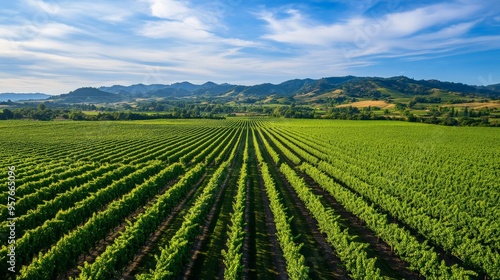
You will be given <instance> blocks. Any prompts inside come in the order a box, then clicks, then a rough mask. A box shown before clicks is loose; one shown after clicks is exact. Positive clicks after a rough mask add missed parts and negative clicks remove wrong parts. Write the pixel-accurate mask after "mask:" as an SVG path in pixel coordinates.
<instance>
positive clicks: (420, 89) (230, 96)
mask: <svg viewBox="0 0 500 280" xmlns="http://www.w3.org/2000/svg"><path fill="white" fill-rule="evenodd" d="M21 96H22V99H35V98H42V97H44V98H47V97H49V96H48V95H43V94H37V95H12V94H11V95H6V94H4V95H0V97H2V98H3V99H5V100H8V99H10V100H12V101H15V100H20V99H19V98H21ZM414 96H420V97H421V96H424V97H425V96H429V98H430V97H433V98H441V99H442V100H458V99H466V98H472V97H476V98H492V99H498V98H500V84H496V85H489V86H472V85H466V84H462V83H452V82H442V81H438V80H415V79H411V78H408V77H405V76H397V77H390V78H380V77H356V76H344V77H327V78H321V79H294V80H289V81H285V82H282V83H280V84H271V83H263V84H258V85H253V86H243V85H233V84H228V83H223V84H217V83H214V82H206V83H204V84H201V85H196V84H192V83H190V82H186V81H185V82H179V83H174V84H171V85H163V84H153V85H143V84H137V85H130V86H122V85H114V86H111V87H100V88H89V87H87V88H80V89H77V90H75V91H72V92H70V93H68V94H62V95H60V96H53V97H50V98H49V100H50V101H53V102H62V103H114V102H122V101H134V100H136V99H137V98H141V99H149V98H152V99H153V98H164V99H169V100H183V99H186V98H202V99H204V100H211V99H217V100H220V101H245V100H254V101H256V100H268V101H269V100H280V99H284V100H291V101H293V100H294V99H295V100H300V102H301V103H303V104H304V103H306V104H307V103H310V102H316V101H318V102H324V101H325V100H326V99H327V98H340V99H342V98H348V99H349V98H362V99H375V100H378V99H385V100H391V99H393V100H397V99H399V100H405V99H411V98H413V97H414ZM322 100H323V101H322Z"/></svg>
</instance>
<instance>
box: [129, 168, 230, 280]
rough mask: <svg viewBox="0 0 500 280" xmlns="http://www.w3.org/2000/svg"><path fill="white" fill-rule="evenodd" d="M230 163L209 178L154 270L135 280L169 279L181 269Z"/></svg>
mask: <svg viewBox="0 0 500 280" xmlns="http://www.w3.org/2000/svg"><path fill="white" fill-rule="evenodd" d="M229 164H230V161H229V160H228V161H225V162H223V163H222V164H221V165H220V166H219V167H218V168H217V170H216V171H215V173H214V174H213V176H212V177H211V178H210V181H209V182H208V184H207V186H206V187H205V188H204V189H203V192H202V193H201V195H200V196H199V197H198V198H197V199H196V201H195V203H194V205H193V206H192V207H191V208H190V209H189V212H188V213H187V214H186V216H184V222H183V223H182V225H181V228H180V229H179V230H177V232H176V233H175V235H174V237H172V239H171V240H170V241H169V243H168V245H167V246H166V247H165V248H162V250H161V254H160V256H157V257H156V260H157V263H156V268H155V269H154V270H152V271H150V273H147V274H141V275H138V276H137V278H136V279H152V278H154V279H171V278H173V277H174V276H175V275H177V273H178V272H179V271H180V269H181V268H182V265H181V264H182V263H183V262H184V260H185V258H186V257H187V255H188V253H189V248H190V245H191V244H192V242H193V241H194V238H195V237H196V236H197V235H198V233H199V232H200V223H201V222H202V221H203V216H204V215H205V214H206V213H207V212H208V210H209V209H210V207H211V206H212V202H213V200H214V198H215V195H216V192H217V191H218V190H219V189H220V187H221V186H220V184H221V181H222V180H223V179H224V176H225V174H226V172H227V169H228V167H229Z"/></svg>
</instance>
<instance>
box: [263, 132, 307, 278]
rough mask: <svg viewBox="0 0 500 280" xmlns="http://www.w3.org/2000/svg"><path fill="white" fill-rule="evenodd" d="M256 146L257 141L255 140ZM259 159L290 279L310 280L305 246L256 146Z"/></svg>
mask: <svg viewBox="0 0 500 280" xmlns="http://www.w3.org/2000/svg"><path fill="white" fill-rule="evenodd" d="M254 143H255V144H256V139H254ZM255 147H256V150H259V151H258V152H257V159H258V161H259V165H260V169H261V172H262V179H263V180H264V187H265V190H266V193H267V197H268V199H269V206H270V208H271V212H272V213H273V218H274V224H275V226H276V236H277V239H278V242H279V244H280V247H281V250H282V252H283V257H284V258H285V260H286V270H287V273H288V277H289V278H290V279H309V277H308V272H309V267H307V266H306V265H305V259H304V256H303V255H302V254H301V253H300V248H301V247H302V246H303V244H297V243H295V241H294V239H295V238H294V236H293V234H292V230H291V228H290V224H289V219H288V218H287V216H286V213H285V209H284V206H283V204H282V203H281V202H280V195H279V193H278V191H277V189H276V186H275V184H274V180H273V178H272V176H271V173H270V172H269V168H268V166H267V163H266V162H265V161H264V160H263V157H262V154H261V152H260V149H259V147H258V146H255Z"/></svg>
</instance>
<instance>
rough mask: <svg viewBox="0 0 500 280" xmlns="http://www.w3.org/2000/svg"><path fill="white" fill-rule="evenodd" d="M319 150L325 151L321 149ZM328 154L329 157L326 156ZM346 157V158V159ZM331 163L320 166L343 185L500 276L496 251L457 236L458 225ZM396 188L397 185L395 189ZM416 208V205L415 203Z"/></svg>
mask: <svg viewBox="0 0 500 280" xmlns="http://www.w3.org/2000/svg"><path fill="white" fill-rule="evenodd" d="M312 146H314V147H315V148H316V145H314V144H312V143H308V144H306V143H305V142H304V148H305V147H309V149H311V148H310V147H312ZM318 149H321V148H320V147H318ZM325 154H326V150H324V148H323V149H322V151H321V152H320V151H316V155H317V156H323V157H325ZM326 155H327V154H326ZM342 158H343V157H342ZM329 160H330V161H331V162H333V163H335V164H337V166H339V167H342V169H341V168H339V167H335V166H332V165H330V164H328V163H326V162H320V163H319V164H318V167H319V168H320V169H321V170H323V171H325V172H327V173H328V174H330V175H331V176H334V177H335V178H339V179H340V180H341V181H342V182H344V183H346V184H347V185H349V186H350V187H352V188H353V189H355V190H356V191H357V192H359V193H360V194H362V195H363V196H365V197H367V198H369V199H370V200H371V201H373V202H375V203H377V204H378V205H379V206H381V207H382V208H383V209H385V210H386V211H388V212H389V213H391V215H393V216H395V217H397V218H398V219H400V220H401V221H403V222H405V223H406V224H408V225H410V226H411V227H413V228H415V229H417V230H418V231H419V232H420V233H421V234H422V235H424V236H426V237H427V238H429V239H431V240H433V241H434V242H436V243H437V244H439V245H441V246H443V247H444V248H445V249H446V250H448V251H449V252H452V253H453V254H454V255H456V256H458V257H460V258H461V259H463V260H464V261H466V262H468V263H470V264H472V265H473V266H476V267H480V268H481V269H483V270H484V271H485V272H486V273H487V274H488V275H490V276H492V277H497V275H498V276H499V277H500V269H499V267H500V255H499V253H498V252H496V251H495V250H492V249H491V248H489V247H487V246H484V245H482V244H481V243H480V242H479V241H478V240H477V239H475V238H470V237H468V236H467V235H457V234H456V233H457V232H458V229H456V228H455V226H456V225H455V224H450V223H446V224H444V223H443V222H441V221H440V219H436V218H432V217H429V216H428V215H426V214H425V213H424V212H425V210H423V209H422V208H415V207H414V206H412V204H413V203H412V204H410V203H407V202H405V201H404V200H403V201H401V199H400V197H394V196H391V195H389V194H387V193H386V192H385V191H384V189H385V188H382V187H375V188H374V187H372V186H370V184H368V183H366V182H364V181H362V180H360V179H359V178H356V177H355V176H353V175H351V174H358V173H357V172H356V171H355V170H354V167H353V166H352V165H346V164H344V163H343V162H341V161H340V160H339V158H338V157H337V158H332V157H329ZM394 188H395V187H394V186H393V189H394ZM401 190H402V189H401ZM405 192H409V193H407V194H406V195H407V196H411V193H412V191H411V190H410V189H405ZM413 205H414V204H413Z"/></svg>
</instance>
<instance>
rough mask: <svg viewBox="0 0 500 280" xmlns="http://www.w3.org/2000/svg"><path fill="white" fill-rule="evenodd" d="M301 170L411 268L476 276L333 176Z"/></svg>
mask: <svg viewBox="0 0 500 280" xmlns="http://www.w3.org/2000/svg"><path fill="white" fill-rule="evenodd" d="M300 169H302V170H303V171H305V172H306V173H307V175H309V176H310V177H311V178H313V179H314V181H316V182H317V183H318V184H320V185H321V187H322V188H323V189H325V190H326V191H328V192H329V193H330V194H331V195H332V197H334V198H335V200H337V201H338V202H340V203H341V204H342V206H343V207H344V208H345V209H346V210H347V211H349V212H351V213H353V214H354V215H356V216H357V217H359V218H360V219H361V220H363V222H365V223H366V225H367V226H368V227H369V228H370V229H371V230H373V232H375V234H376V235H377V236H379V237H381V238H382V239H383V240H384V241H385V242H387V244H389V245H390V246H391V248H393V249H394V251H395V252H396V254H397V255H398V256H400V257H401V259H403V260H405V261H407V262H408V263H409V264H410V268H411V269H413V270H418V271H419V272H420V274H422V275H423V276H425V277H426V278H430V279H468V278H469V275H477V274H476V273H474V272H472V271H466V270H464V269H463V268H462V267H459V266H458V265H454V266H452V267H449V266H447V265H446V264H445V262H444V260H443V261H441V262H439V257H438V255H437V253H436V252H435V251H434V250H433V248H432V247H430V246H429V245H427V244H426V243H421V242H419V241H418V240H417V238H416V237H414V236H413V235H412V234H411V233H410V232H409V231H408V230H406V229H404V228H402V227H399V226H398V225H397V224H395V223H389V222H388V221H387V217H386V216H385V215H384V214H382V213H380V212H378V211H377V210H376V209H375V208H374V207H373V206H372V205H370V204H369V203H367V202H366V201H365V200H364V199H363V198H361V197H360V196H357V195H356V194H355V193H353V192H351V191H349V190H347V189H345V188H344V187H342V186H341V185H339V184H337V183H336V182H335V181H334V180H333V179H332V178H330V177H328V176H327V175H325V174H324V173H323V172H321V171H320V170H318V169H317V168H315V167H314V166H312V165H310V164H309V163H306V162H304V163H302V165H301V166H300Z"/></svg>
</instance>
